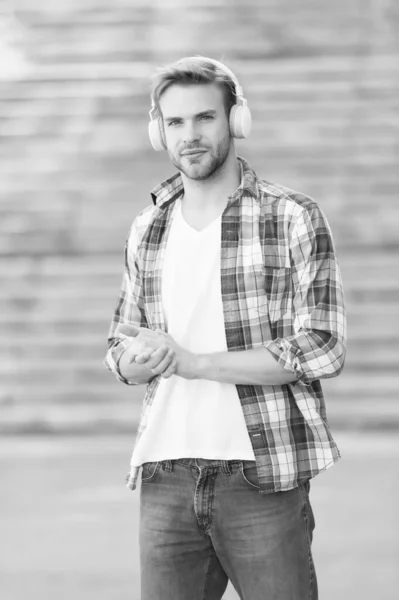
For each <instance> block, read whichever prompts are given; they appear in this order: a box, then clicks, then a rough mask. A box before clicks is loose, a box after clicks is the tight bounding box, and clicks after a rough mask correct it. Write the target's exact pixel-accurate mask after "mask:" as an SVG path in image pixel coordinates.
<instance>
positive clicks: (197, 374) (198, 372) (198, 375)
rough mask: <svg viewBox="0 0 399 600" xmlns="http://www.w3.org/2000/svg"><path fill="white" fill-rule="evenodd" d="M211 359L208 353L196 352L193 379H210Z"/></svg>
mask: <svg viewBox="0 0 399 600" xmlns="http://www.w3.org/2000/svg"><path fill="white" fill-rule="evenodd" d="M210 368H211V361H210V358H209V355H208V354H195V355H194V361H193V375H194V377H193V379H208V378H209V373H210Z"/></svg>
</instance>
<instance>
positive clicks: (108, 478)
mask: <svg viewBox="0 0 399 600" xmlns="http://www.w3.org/2000/svg"><path fill="white" fill-rule="evenodd" d="M398 30H399V4H398V3H397V2H396V1H395V0H335V1H334V2H331V1H329V0H302V1H301V2H299V1H297V0H230V1H228V0H214V1H212V0H186V1H184V0H113V2H110V1H108V2H105V1H104V0H51V1H50V0H47V1H46V0H35V1H33V0H8V1H7V0H0V330H1V338H2V344H1V346H0V354H1V361H0V432H1V442H0V470H1V490H0V531H1V532H2V535H1V538H2V544H1V548H0V594H1V598H2V600H3V599H4V600H22V599H23V598H25V597H26V596H27V595H28V594H29V596H30V597H31V598H32V599H33V600H36V598H37V599H39V598H40V599H41V600H43V599H44V600H46V599H47V598H53V597H54V595H55V594H56V595H58V597H61V598H70V597H72V596H73V597H74V598H77V600H80V598H82V599H83V598H85V600H91V599H93V600H94V598H96V600H105V599H108V598H109V599H111V598H112V600H124V599H127V598H130V599H131V600H138V598H139V566H138V556H137V552H138V550H137V539H136V538H137V525H138V495H139V492H135V493H131V492H127V491H126V490H125V488H124V476H125V472H126V471H127V468H128V464H129V460H130V452H131V449H132V443H133V439H134V434H135V428H136V425H137V420H138V417H139V412H140V401H141V397H142V395H143V393H144V388H142V387H135V388H130V387H127V386H123V385H122V384H120V383H118V382H116V381H115V380H114V378H113V377H112V375H111V374H110V373H109V372H108V371H107V370H106V369H105V367H104V366H103V365H102V360H103V358H104V355H105V352H106V338H107V333H108V327H109V324H110V321H111V318H112V314H113V310H114V307H115V302H116V298H117V294H118V291H119V285H120V282H121V277H122V271H123V248H124V243H125V239H126V237H127V234H128V231H129V228H130V224H131V222H132V220H133V219H134V217H135V215H136V214H137V213H138V211H139V210H140V209H142V208H144V207H145V206H146V205H148V204H149V203H150V202H151V200H150V196H149V192H150V190H151V188H152V187H154V185H156V184H157V183H158V182H159V181H160V180H161V179H163V178H164V177H166V176H168V175H169V174H171V173H172V172H173V168H171V165H170V164H169V162H168V157H167V155H166V153H155V152H154V151H153V150H152V148H151V146H150V142H149V140H148V136H147V124H148V110H149V108H150V102H149V86H150V82H149V78H150V76H151V74H152V73H153V71H154V69H155V68H156V67H157V66H160V65H162V64H165V63H167V62H170V61H174V60H176V59H178V58H180V57H182V56H185V55H192V54H202V55H206V56H210V57H212V58H215V59H218V60H222V61H224V62H225V63H226V64H227V66H229V67H230V68H231V69H232V70H233V71H234V72H235V74H236V75H237V77H238V79H239V81H240V83H241V84H242V86H243V88H244V93H245V96H246V98H247V100H248V103H249V106H250V107H251V110H252V115H253V132H252V134H251V137H250V139H249V140H246V141H242V142H238V143H237V147H238V153H239V154H240V155H242V156H244V157H245V158H247V159H248V160H249V162H250V164H251V165H252V166H253V167H254V168H255V170H256V171H257V172H258V174H259V175H260V176H261V177H263V178H265V179H268V180H270V181H275V182H277V183H280V184H283V185H286V186H288V187H291V188H293V189H296V190H298V191H301V192H303V193H305V194H307V195H310V196H312V197H313V198H314V199H315V200H317V201H318V203H319V204H320V206H321V207H322V209H323V210H324V212H325V214H326V215H327V218H328V220H329V222H330V225H331V227H332V230H333V235H334V239H335V242H336V249H337V254H338V258H339V261H340V265H341V269H342V275H343V279H344V285H345V291H346V301H347V308H348V320H349V343H348V357H347V363H346V368H345V370H344V372H343V374H342V375H341V376H340V377H339V378H337V379H333V380H329V381H326V382H325V384H324V390H325V394H326V399H327V411H328V415H329V421H330V424H331V427H332V431H333V434H334V437H335V438H336V440H337V442H338V444H339V446H340V448H341V452H342V455H343V458H344V460H343V461H342V462H341V463H339V464H338V465H337V466H336V467H335V468H334V469H333V470H331V471H329V472H328V474H326V475H323V476H321V477H320V478H316V480H314V483H313V492H312V493H313V502H314V507H315V512H316V523H317V526H318V527H317V528H316V533H315V536H316V537H315V542H314V553H315V562H316V568H317V570H318V576H319V579H320V590H321V597H322V598H323V600H333V599H336V598H338V597H339V598H343V599H345V598H348V599H349V598H357V597H359V598H360V597H361V598H362V600H368V599H370V600H371V599H372V598H373V599H374V598H377V597H378V598H379V599H380V600H391V599H392V600H393V598H396V597H397V596H396V594H397V586H398V583H399V580H398V575H397V564H398V559H399V543H398V525H397V517H396V511H394V506H396V504H397V502H398V489H399V481H398V468H397V461H398V458H399V447H398V437H397V432H398V429H399V403H398V388H399V371H398V358H399V335H398V334H399V319H398V317H399V304H398V299H399V277H398V272H399V271H398V262H399V261H398V256H399V239H398V233H397V232H398V223H399V202H398V197H397V196H398V188H399V100H398V97H399V34H398ZM225 598H226V599H233V598H234V599H235V598H237V596H236V594H235V592H234V591H233V590H232V589H231V587H229V590H228V592H227V594H226V595H225ZM188 600H189V598H188Z"/></svg>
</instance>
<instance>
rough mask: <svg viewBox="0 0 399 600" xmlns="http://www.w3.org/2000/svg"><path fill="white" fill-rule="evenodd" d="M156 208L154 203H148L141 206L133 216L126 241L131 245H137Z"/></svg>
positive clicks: (156, 210)
mask: <svg viewBox="0 0 399 600" xmlns="http://www.w3.org/2000/svg"><path fill="white" fill-rule="evenodd" d="M157 212H158V209H157V207H156V206H155V205H148V206H146V207H145V208H143V209H142V210H141V211H140V212H139V213H138V214H137V215H136V216H135V218H134V220H133V223H132V224H131V226H130V230H129V236H128V241H129V245H130V246H131V247H133V246H137V245H138V244H139V243H140V241H141V239H142V238H143V236H144V233H145V232H146V231H147V229H148V227H149V226H150V225H151V223H152V221H153V220H154V217H155V215H156V213H157Z"/></svg>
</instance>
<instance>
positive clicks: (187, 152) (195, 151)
mask: <svg viewBox="0 0 399 600" xmlns="http://www.w3.org/2000/svg"><path fill="white" fill-rule="evenodd" d="M204 152H206V149H205V148H193V149H192V150H183V152H182V153H181V155H182V156H196V155H198V154H204Z"/></svg>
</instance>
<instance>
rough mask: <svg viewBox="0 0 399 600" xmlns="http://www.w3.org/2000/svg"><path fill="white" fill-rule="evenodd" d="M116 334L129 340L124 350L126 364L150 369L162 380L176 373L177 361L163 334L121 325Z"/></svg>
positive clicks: (159, 331)
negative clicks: (135, 364)
mask: <svg viewBox="0 0 399 600" xmlns="http://www.w3.org/2000/svg"><path fill="white" fill-rule="evenodd" d="M118 333H122V334H123V335H125V336H127V337H129V338H131V342H130V345H129V346H128V348H127V349H126V350H125V353H124V354H125V355H126V359H127V362H128V363H129V364H132V363H134V362H135V363H137V364H140V365H143V366H145V367H146V368H147V369H150V370H151V372H152V373H153V374H154V375H162V377H163V378H164V379H167V378H168V377H171V375H173V374H174V373H175V372H176V368H177V361H176V358H175V351H174V349H173V348H172V347H171V344H169V343H168V341H167V340H166V338H165V336H164V335H162V334H163V333H164V332H162V331H161V330H157V332H155V331H153V330H152V329H147V328H145V327H134V326H132V325H122V326H121V327H120V328H119V330H118Z"/></svg>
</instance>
